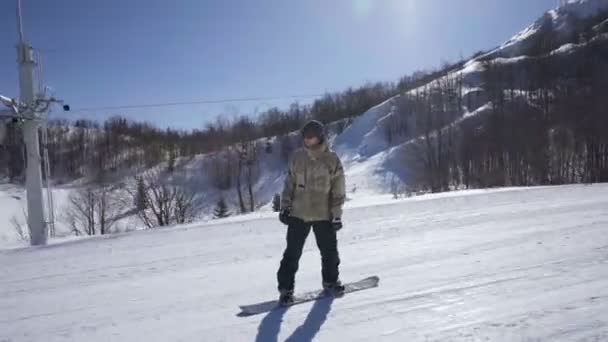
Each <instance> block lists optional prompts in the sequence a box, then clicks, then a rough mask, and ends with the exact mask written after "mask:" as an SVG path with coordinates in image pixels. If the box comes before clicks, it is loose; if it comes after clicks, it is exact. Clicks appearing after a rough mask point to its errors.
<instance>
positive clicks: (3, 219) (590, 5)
mask: <svg viewBox="0 0 608 342" xmlns="http://www.w3.org/2000/svg"><path fill="white" fill-rule="evenodd" d="M601 9H608V0H577V1H569V2H568V3H567V5H565V6H563V7H561V8H558V9H555V10H552V11H549V12H548V13H547V14H545V15H544V16H543V17H542V18H540V19H539V20H538V21H536V22H535V23H534V24H532V25H531V26H530V27H528V28H526V29H525V30H523V31H522V32H520V33H518V34H516V35H515V36H514V37H513V38H511V39H510V40H508V41H507V42H505V43H504V44H502V45H501V46H500V47H499V48H497V49H496V50H494V51H491V52H489V53H488V54H486V55H483V56H480V57H478V58H475V59H472V60H470V61H468V62H467V63H465V65H464V66H463V68H462V69H460V70H454V71H453V72H451V73H450V74H449V75H448V76H447V77H458V76H461V77H462V79H463V81H464V93H465V101H464V102H465V103H472V104H473V105H472V107H471V108H467V112H466V113H465V114H464V116H463V117H462V118H458V119H457V120H459V121H457V123H459V122H463V121H464V120H482V119H480V117H481V118H483V114H484V113H488V112H489V111H490V109H491V107H490V104H488V102H487V96H486V95H485V92H484V90H483V84H482V77H481V75H482V72H483V65H482V62H481V59H483V58H490V57H491V58H493V60H494V61H495V62H498V63H505V64H506V63H510V64H516V63H519V62H521V61H523V60H525V59H527V58H529V57H528V56H525V55H521V53H522V52H523V51H525V50H526V44H529V43H530V42H533V41H534V37H535V35H537V34H539V32H540V31H541V30H542V29H543V25H546V22H547V20H550V21H551V22H552V25H553V27H554V28H556V29H557V31H558V32H563V33H567V32H568V31H569V29H570V27H569V26H568V23H569V22H570V18H572V17H573V16H575V17H588V16H590V15H593V14H595V13H597V11H598V10H601ZM604 25H606V22H604ZM600 26H601V24H600V25H598V28H599V27H600ZM598 32H599V30H598ZM596 39H603V40H604V41H608V35H607V34H603V35H598V36H597V37H596ZM581 47H583V46H582V45H577V44H565V45H563V46H561V47H559V48H557V49H556V50H555V51H553V52H552V53H553V54H560V55H564V56H565V55H568V54H571V53H573V51H576V49H579V48H581ZM415 91H416V90H413V91H412V93H413V92H415ZM403 99H404V97H402V95H398V96H395V97H393V98H391V99H388V100H387V101H385V102H383V103H381V104H378V105H377V106H374V107H373V108H371V109H369V110H368V111H366V112H365V113H362V114H361V115H360V116H358V117H356V118H355V119H354V120H353V121H352V123H350V124H349V125H348V126H347V127H346V129H345V130H344V131H343V132H342V133H341V134H338V135H337V136H335V137H333V136H332V138H331V140H332V142H333V146H332V147H333V148H334V149H335V150H336V151H337V152H338V154H339V155H340V157H341V158H342V160H343V162H344V166H345V170H346V176H347V178H346V179H347V192H348V193H347V197H348V198H349V199H350V200H357V199H358V198H359V197H361V196H363V197H365V196H368V195H370V194H379V193H387V192H390V191H391V187H392V186H393V183H394V180H395V179H398V180H399V182H401V183H403V182H407V181H408V172H410V171H409V170H406V169H405V167H404V165H408V167H409V166H410V164H408V163H409V162H408V160H404V158H411V157H412V155H414V153H412V151H411V150H410V149H411V148H412V146H414V145H413V144H412V142H414V141H415V139H416V138H417V137H415V136H401V137H396V138H394V139H393V141H392V143H391V144H389V143H388V142H387V140H386V138H385V136H384V127H385V122H390V121H387V120H390V119H391V118H392V117H393V116H394V115H398V111H399V110H400V109H403V106H404V101H402V100H403ZM471 99H472V100H471ZM405 106H406V105H405ZM452 124H453V123H452ZM414 125H415V123H410V125H409V126H410V127H412V126H414ZM292 141H293V145H294V146H295V145H297V144H298V139H297V133H294V134H292ZM258 143H259V144H260V145H259V148H258V155H259V157H260V158H259V175H260V176H259V177H258V178H257V179H256V182H255V186H254V193H255V196H256V204H257V205H258V206H261V207H262V208H261V209H262V210H263V211H264V210H269V203H270V201H271V199H272V196H273V195H274V194H275V193H277V192H280V191H281V187H282V183H283V177H284V175H285V166H286V165H285V160H284V158H282V156H281V152H280V151H281V144H280V142H279V141H277V139H272V140H270V143H271V146H272V149H273V152H272V153H271V154H266V153H265V152H264V146H265V144H266V141H265V139H261V140H260V141H258ZM218 155H219V156H220V157H222V156H223V155H225V152H221V153H219V154H218ZM213 158H214V156H213V154H210V155H200V156H197V157H195V158H193V159H191V160H179V161H178V165H179V167H178V170H177V171H176V174H175V175H174V176H173V177H172V179H173V181H174V182H178V183H182V184H183V183H185V184H187V186H188V188H189V189H192V190H195V191H196V192H197V193H198V194H200V196H199V197H200V198H199V199H198V200H199V203H198V204H199V205H200V206H201V207H203V208H204V210H203V212H202V213H201V215H200V217H199V219H201V220H208V219H209V218H210V215H209V214H210V213H211V212H212V210H213V207H214V206H215V204H216V203H217V201H218V199H219V198H220V197H225V198H226V200H227V201H228V204H229V206H230V208H231V210H232V211H233V212H236V211H238V210H237V207H238V201H237V198H236V194H235V193H236V191H234V189H229V190H227V191H223V192H222V191H218V190H215V189H214V188H213V186H212V184H211V180H210V179H209V174H208V172H206V170H207V169H208V165H209V164H210V163H213ZM404 163H405V164H404ZM161 167H162V166H161ZM69 190H70V189H69V188H65V189H61V188H59V189H57V192H58V193H59V197H60V198H59V200H58V201H57V205H56V207H57V211H58V220H59V225H60V226H62V229H63V227H65V226H66V224H65V222H62V221H61V218H62V217H61V214H62V213H64V212H65V209H66V206H67V197H68V193H69ZM16 192H18V193H19V195H18V196H17V197H20V198H23V197H24V196H23V190H22V189H21V190H20V189H18V188H14V187H13V188H11V189H8V188H6V187H5V188H3V187H2V186H0V214H1V215H0V247H1V246H10V245H14V244H15V243H19V241H18V239H17V236H16V234H15V232H14V229H13V228H12V225H11V223H10V220H11V218H12V217H13V216H16V217H19V218H21V219H22V220H24V218H23V213H22V209H21V206H22V205H23V204H24V203H23V202H24V201H23V200H19V201H17V200H15V196H16V195H15V193H16ZM17 204H19V205H17ZM64 221H65V220H64ZM118 226H120V227H126V228H125V229H135V228H137V227H141V225H140V223H139V222H138V221H137V219H136V218H134V217H126V218H125V219H124V220H122V221H121V222H119V223H118V225H117V227H118ZM64 230H66V229H64ZM68 230H69V229H68Z"/></svg>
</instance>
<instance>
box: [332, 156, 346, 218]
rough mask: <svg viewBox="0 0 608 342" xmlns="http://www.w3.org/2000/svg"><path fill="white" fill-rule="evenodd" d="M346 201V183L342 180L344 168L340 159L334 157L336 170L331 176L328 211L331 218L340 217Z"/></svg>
mask: <svg viewBox="0 0 608 342" xmlns="http://www.w3.org/2000/svg"><path fill="white" fill-rule="evenodd" d="M345 200H346V181H345V179H344V168H343V167H342V162H341V161H340V158H338V156H337V155H336V168H335V169H334V171H333V173H332V176H331V190H330V198H329V201H330V210H331V215H332V217H333V218H336V217H339V218H341V217H342V207H343V206H344V202H345Z"/></svg>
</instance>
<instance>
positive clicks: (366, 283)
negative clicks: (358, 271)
mask: <svg viewBox="0 0 608 342" xmlns="http://www.w3.org/2000/svg"><path fill="white" fill-rule="evenodd" d="M379 282H380V278H379V277H378V276H371V277H367V278H365V279H361V280H359V281H355V282H351V283H346V284H343V285H344V293H341V294H340V295H339V297H342V296H344V295H346V294H348V293H351V292H356V291H362V290H366V289H371V288H374V287H377V286H378V284H379ZM330 296H333V295H332V294H331V293H328V292H327V291H325V290H314V291H308V292H303V293H300V294H296V295H295V296H294V301H293V302H292V303H290V304H288V305H279V301H278V300H270V301H267V302H261V303H256V304H251V305H241V306H240V308H241V312H240V313H239V316H251V315H257V314H261V313H264V312H269V311H272V310H274V309H276V308H281V307H290V306H294V305H298V304H302V303H306V302H311V301H315V300H318V299H322V298H326V297H330ZM337 297H338V296H337Z"/></svg>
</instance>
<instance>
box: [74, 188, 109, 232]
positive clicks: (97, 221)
mask: <svg viewBox="0 0 608 342" xmlns="http://www.w3.org/2000/svg"><path fill="white" fill-rule="evenodd" d="M113 192H114V189H113V188H112V187H110V186H107V185H102V186H99V187H92V186H89V187H85V188H81V189H78V190H75V191H74V192H72V193H71V194H70V196H69V199H68V200H69V208H68V211H67V215H68V222H70V225H71V226H72V230H73V231H78V232H80V233H84V234H87V235H97V234H100V235H105V234H108V233H110V232H111V229H112V226H113V225H114V223H115V222H116V220H117V209H118V208H117V205H116V204H117V202H116V199H115V198H114V196H113V195H114V194H113Z"/></svg>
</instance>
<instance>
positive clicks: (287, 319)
mask: <svg viewBox="0 0 608 342" xmlns="http://www.w3.org/2000/svg"><path fill="white" fill-rule="evenodd" d="M369 199H370V203H367V204H366V203H364V201H363V198H361V201H362V202H360V204H361V205H360V206H357V207H356V209H354V208H351V209H347V210H346V212H345V217H344V220H345V228H344V229H343V230H342V231H341V232H340V233H339V240H340V252H341V257H342V266H341V271H342V273H341V277H342V279H343V280H344V281H350V280H357V279H360V278H363V277H366V276H369V275H374V274H376V275H378V276H380V279H381V280H380V287H378V288H376V289H372V290H367V291H363V292H359V293H356V294H351V295H347V296H345V297H344V298H340V299H336V300H333V301H332V300H323V301H318V302H315V303H309V304H302V305H299V306H295V307H292V308H290V309H288V310H278V311H274V312H271V313H269V314H263V315H259V316H252V317H238V316H237V315H236V314H237V313H238V305H240V304H251V303H255V302H258V301H264V300H268V299H270V298H273V297H275V296H276V291H275V271H276V268H277V266H278V263H279V260H280V256H281V252H282V250H283V248H284V244H285V242H284V238H285V237H284V234H285V228H284V227H283V226H281V225H280V224H279V223H278V221H277V220H276V218H275V217H274V214H270V213H268V214H259V213H258V215H259V216H258V217H257V218H250V219H249V220H242V221H240V222H236V221H235V222H229V221H226V223H220V224H202V225H201V224H199V225H188V226H183V227H177V228H173V229H159V230H154V231H141V232H132V233H128V234H118V235H110V236H107V237H101V238H91V239H86V240H80V241H73V242H66V243H62V244H60V245H52V246H47V247H37V248H25V249H15V250H4V251H0V341H284V340H287V341H312V340H314V341H485V340H491V341H605V340H607V339H608V234H607V231H606V229H607V227H608V185H606V184H604V185H591V186H582V185H577V186H563V187H545V188H532V189H523V188H521V189H502V190H500V191H493V190H477V191H472V192H460V193H451V194H448V195H436V196H428V197H427V196H423V197H416V198H412V199H407V200H399V201H388V200H386V199H385V201H384V204H382V203H380V202H382V201H380V202H377V203H373V205H372V203H371V202H373V201H376V200H377V199H374V198H372V197H370V198H369ZM313 240H314V239H313V237H312V236H311V237H310V238H309V240H308V242H307V245H306V247H305V251H304V254H303V257H302V260H301V265H300V271H299V273H298V277H297V288H298V289H299V290H300V291H305V290H308V289H314V288H317V287H319V285H320V272H319V263H320V260H319V255H318V252H317V250H316V247H315V245H314V241H313Z"/></svg>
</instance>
